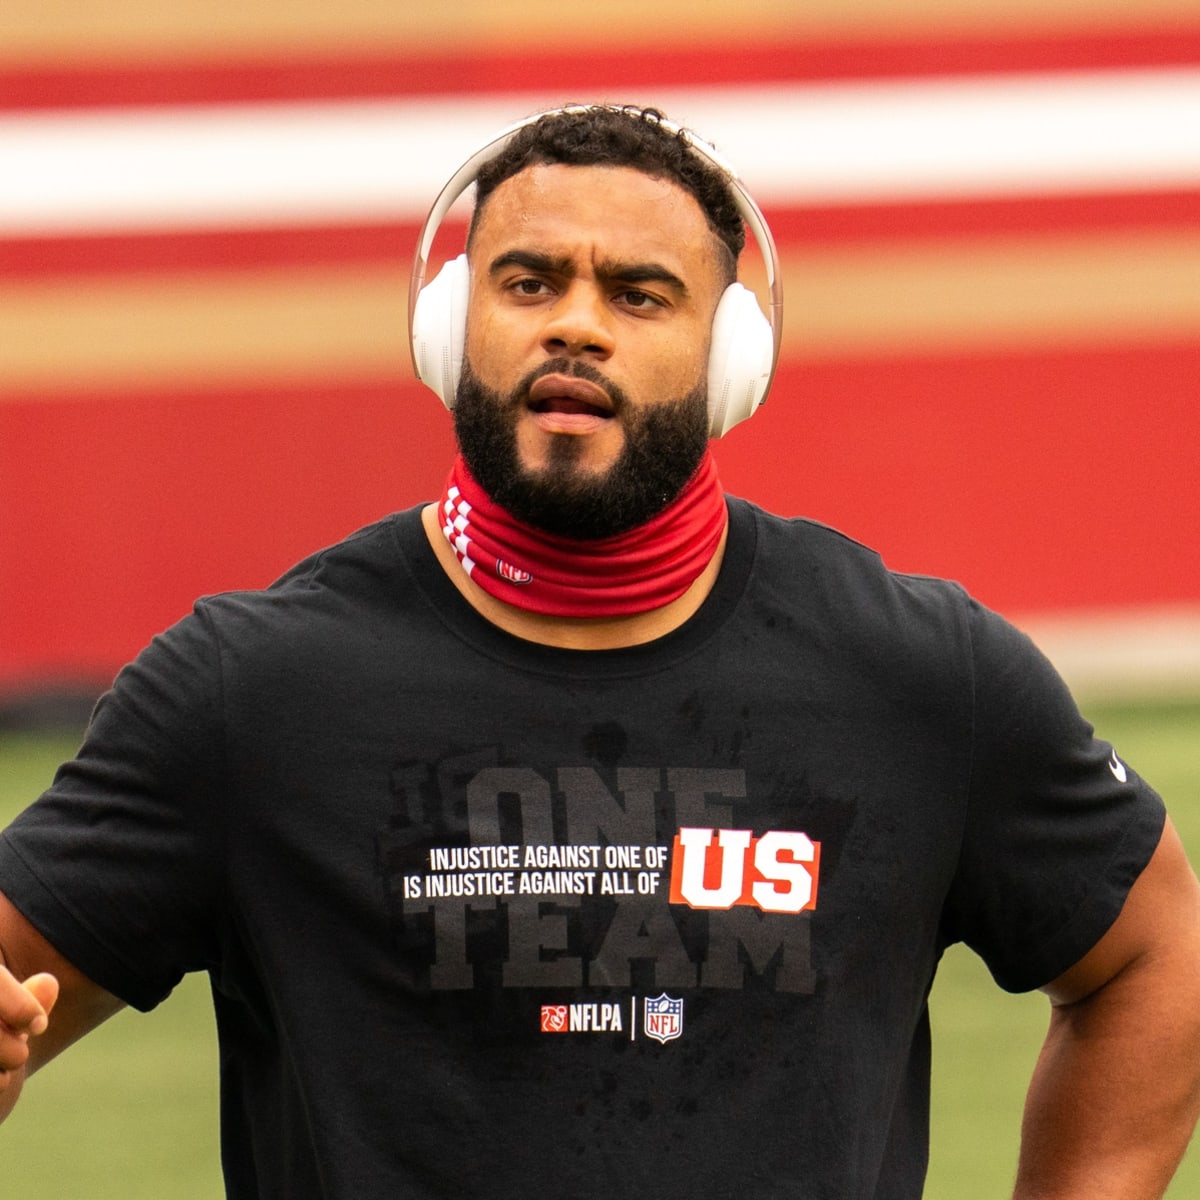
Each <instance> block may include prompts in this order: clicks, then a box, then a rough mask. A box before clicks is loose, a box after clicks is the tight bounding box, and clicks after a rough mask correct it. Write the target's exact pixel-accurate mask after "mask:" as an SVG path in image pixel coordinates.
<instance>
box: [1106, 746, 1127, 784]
mask: <svg viewBox="0 0 1200 1200" xmlns="http://www.w3.org/2000/svg"><path fill="white" fill-rule="evenodd" d="M1108 769H1109V770H1110V771H1111V772H1112V773H1113V775H1114V776H1115V777H1116V780H1117V782H1118V783H1124V782H1125V781H1126V780H1127V779H1128V778H1129V774H1128V772H1127V771H1126V770H1125V764H1124V763H1123V762H1122V761H1121V760H1120V759H1119V758H1118V757H1117V752H1116V751H1115V750H1114V751H1113V752H1112V758H1110V759H1109V760H1108Z"/></svg>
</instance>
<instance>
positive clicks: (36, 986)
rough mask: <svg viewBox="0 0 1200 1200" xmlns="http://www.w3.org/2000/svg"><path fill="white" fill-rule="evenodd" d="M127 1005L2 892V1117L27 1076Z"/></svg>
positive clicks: (0, 940)
mask: <svg viewBox="0 0 1200 1200" xmlns="http://www.w3.org/2000/svg"><path fill="white" fill-rule="evenodd" d="M121 1007H122V1004H121V1001H119V1000H118V999H117V998H116V997H115V996H113V995H112V994H111V993H109V992H106V991H105V990H104V989H103V988H101V987H99V986H98V985H97V984H95V983H93V982H92V981H91V980H90V979H88V978H87V976H86V975H83V974H82V973H81V972H80V971H78V970H76V968H75V967H73V966H72V965H71V964H70V963H69V962H68V961H67V960H66V959H65V958H63V956H62V955H61V954H59V953H58V951H57V950H55V949H54V947H53V946H51V945H50V943H49V942H47V941H46V939H45V938H44V937H42V935H41V934H40V933H38V931H37V930H36V929H34V927H33V926H32V925H30V923H29V922H28V921H27V920H26V919H25V918H24V917H23V916H22V915H21V914H20V913H19V912H18V911H17V909H16V908H14V907H13V905H12V904H11V903H10V902H9V900H8V898H7V897H6V896H5V895H4V894H3V893H2V892H0V1121H2V1120H3V1119H4V1118H5V1117H6V1116H8V1114H9V1113H10V1112H11V1111H12V1108H13V1105H14V1104H16V1102H17V1097H18V1095H19V1094H20V1091H21V1085H22V1083H23V1082H24V1079H25V1076H26V1075H29V1074H32V1073H33V1071H35V1070H36V1069H37V1068H38V1067H39V1066H41V1065H42V1064H43V1063H45V1062H48V1061H49V1060H50V1059H51V1058H53V1057H54V1056H55V1055H56V1054H57V1053H59V1051H60V1050H63V1049H65V1048H66V1047H67V1046H69V1045H70V1044H71V1043H72V1042H74V1041H76V1040H77V1039H78V1038H81V1037H82V1036H83V1035H84V1034H85V1033H87V1032H88V1031H89V1030H92V1029H94V1028H95V1027H96V1026H97V1025H99V1024H100V1023H101V1022H102V1021H104V1020H106V1019H107V1018H108V1017H111V1016H112V1015H113V1013H115V1012H117V1011H118V1010H119V1009H120V1008H121Z"/></svg>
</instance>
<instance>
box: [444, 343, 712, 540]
mask: <svg viewBox="0 0 1200 1200" xmlns="http://www.w3.org/2000/svg"><path fill="white" fill-rule="evenodd" d="M547 374H559V375H575V376H578V377H580V378H582V379H588V380H590V381H591V382H593V383H595V384H598V385H599V386H600V387H602V388H603V389H604V390H605V391H606V392H607V393H608V395H609V398H610V399H611V400H612V402H613V415H612V416H611V417H610V418H608V419H609V420H613V421H621V422H622V425H623V427H624V433H625V445H624V447H623V449H622V451H621V454H620V456H619V457H618V458H617V461H616V462H614V463H613V465H612V466H611V467H610V468H609V469H608V470H607V471H605V472H604V473H602V474H595V473H592V472H583V471H580V470H578V469H577V468H576V463H577V461H578V458H579V452H580V450H581V443H580V440H579V439H578V438H575V437H572V436H570V435H566V434H564V435H563V436H562V437H559V438H556V439H555V441H554V443H553V448H552V450H551V457H550V463H549V466H548V467H547V468H546V469H545V470H544V471H538V472H533V471H527V470H526V469H525V468H524V467H522V466H521V463H520V460H519V457H518V455H517V420H518V417H519V416H520V414H521V413H522V411H523V410H524V408H525V405H526V402H527V400H528V397H529V388H530V386H531V385H532V384H533V382H534V380H535V379H538V378H540V377H541V376H542V375H547ZM705 393H706V389H705V386H704V383H703V382H701V384H700V385H699V386H697V387H696V388H695V389H693V390H692V391H691V392H689V393H688V394H687V395H685V396H680V397H679V398H677V399H675V400H670V401H667V402H665V403H662V404H654V405H653V406H651V407H649V408H647V409H645V410H643V411H641V412H634V411H632V410H631V408H630V406H629V405H628V404H627V403H626V400H625V396H624V394H623V393H622V392H621V390H620V389H619V388H617V387H616V386H615V385H614V384H613V383H611V382H610V381H609V380H608V379H606V378H605V376H604V375H602V374H601V373H600V372H599V371H597V370H596V369H595V368H594V367H592V366H590V365H589V364H587V363H583V362H579V361H578V360H574V359H567V358H558V359H554V360H553V361H551V362H547V363H543V364H542V365H541V366H540V367H539V368H538V369H537V370H535V371H532V372H530V374H529V375H528V376H526V378H525V379H523V380H522V381H521V383H520V384H518V386H517V388H516V389H515V390H514V391H513V392H512V394H511V395H508V396H505V395H503V394H501V393H500V392H496V391H493V390H492V389H491V388H488V387H485V386H484V384H482V383H481V382H480V381H479V379H478V377H477V376H476V375H475V373H474V372H473V371H472V370H471V367H470V364H468V363H465V362H464V363H463V373H462V380H461V381H460V383H459V385H458V392H457V398H456V401H455V406H454V431H455V434H456V436H457V438H458V445H459V449H460V450H461V451H462V455H463V458H464V459H465V461H466V464H467V467H468V468H469V470H470V472H471V474H472V475H473V476H474V477H475V479H476V481H477V482H478V483H479V485H480V486H481V487H482V488H483V490H484V491H485V492H487V494H488V495H489V496H490V497H491V498H492V499H493V500H494V501H495V502H496V503H497V504H499V505H500V506H501V507H502V508H504V509H507V510H508V512H509V513H511V514H512V516H514V517H516V518H517V519H518V520H519V521H524V522H525V524H527V525H532V526H534V527H535V528H537V529H541V530H543V531H544V532H546V533H551V534H555V535H558V536H561V537H570V538H576V539H579V540H587V541H592V540H597V539H600V538H607V537H613V536H615V535H616V534H619V533H625V532H627V531H628V530H630V529H634V528H636V527H637V526H638V525H644V524H645V523H646V522H647V521H649V520H650V519H651V518H652V517H656V516H657V515H658V514H659V513H660V512H662V511H663V509H664V508H666V507H667V505H668V504H670V503H671V501H672V500H674V499H675V497H676V496H678V495H679V493H680V492H681V491H682V490H683V487H684V485H685V484H686V483H687V482H688V480H689V479H691V477H692V476H693V475H694V474H695V473H696V468H697V467H699V465H700V461H701V459H702V458H703V457H704V452H705V450H706V449H707V446H708V405H707V400H706V394H705Z"/></svg>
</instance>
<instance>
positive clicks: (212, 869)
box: [0, 606, 225, 1010]
mask: <svg viewBox="0 0 1200 1200" xmlns="http://www.w3.org/2000/svg"><path fill="white" fill-rule="evenodd" d="M220 711H221V705H220V670H219V654H218V651H217V646H216V644H215V639H214V638H213V637H212V635H211V632H210V629H209V627H208V623H207V621H206V620H205V618H204V616H203V613H202V610H201V608H200V606H198V607H197V612H196V613H195V614H193V615H192V616H190V617H188V618H186V619H185V620H184V621H181V622H180V623H179V624H178V625H176V626H174V627H172V628H171V629H170V630H168V631H167V632H166V633H164V634H162V635H160V636H159V637H157V638H155V639H154V641H153V642H152V643H151V644H150V645H149V646H148V647H147V648H146V649H145V650H144V651H143V652H142V654H141V655H140V656H139V657H138V658H137V660H136V661H135V662H133V663H132V664H131V665H129V666H127V667H126V668H125V669H124V670H123V671H122V672H121V674H120V675H119V676H118V677H117V680H116V682H115V683H114V685H113V688H112V690H111V691H109V692H108V693H107V694H106V695H105V696H104V697H102V699H101V700H100V702H99V703H98V705H97V706H96V710H95V712H94V714H93V716H92V720H91V722H90V724H89V727H88V731H87V734H86V738H85V740H84V744H83V746H82V748H81V749H80V751H79V754H78V756H77V757H76V758H75V759H74V760H72V761H71V762H68V763H66V764H64V765H63V766H62V767H61V768H60V769H59V771H58V774H57V775H56V777H55V779H54V782H53V784H52V785H51V786H50V788H49V789H48V790H47V791H46V792H45V794H44V795H42V796H41V798H40V799H38V800H37V801H36V802H35V803H33V804H32V805H31V806H30V807H29V808H28V809H26V811H25V812H24V813H22V814H21V815H20V816H19V817H18V818H17V819H16V821H14V822H13V824H12V825H11V826H10V827H9V828H8V829H7V830H6V831H5V832H4V833H3V835H0V890H3V891H4V893H5V894H6V895H7V896H8V897H9V899H11V900H12V902H13V903H14V904H15V905H16V907H17V908H18V909H19V910H20V911H21V912H22V913H24V915H25V916H26V917H27V918H28V919H29V920H30V921H31V922H32V923H33V925H34V926H35V927H36V928H37V929H38V930H39V931H40V932H41V933H42V935H43V936H44V937H46V938H47V940H49V941H50V942H51V943H52V944H53V945H54V946H55V947H56V949H58V950H59V952H60V953H62V954H63V955H64V956H65V957H66V958H67V959H68V960H69V961H70V962H72V963H73V964H74V965H75V966H76V967H78V968H79V969H80V970H81V971H83V972H84V974H86V975H87V976H88V977H89V978H91V979H93V980H94V981H95V982H96V983H98V984H100V985H101V986H102V987H104V988H107V989H108V990H109V991H111V992H112V993H113V994H114V995H116V996H118V997H119V998H120V999H122V1000H123V1001H125V1002H126V1003H128V1004H131V1005H133V1006H134V1007H135V1008H139V1009H142V1010H146V1009H149V1008H152V1007H153V1006H154V1005H155V1004H157V1003H158V1002H159V1001H160V1000H162V999H163V998H165V997H166V996H167V995H168V994H169V993H170V991H171V989H172V988H173V987H174V986H175V984H176V983H178V982H179V980H180V978H182V976H183V974H184V973H185V972H187V971H191V970H197V969H203V968H205V967H207V966H210V965H211V964H212V962H213V960H214V957H215V954H216V945H217V941H218V938H217V933H216V930H217V926H218V923H219V919H220V916H219V914H220V903H221V895H222V888H221V879H222V861H223V855H222V845H223V832H222V830H223V824H224V823H223V819H222V807H223V800H224V793H225V789H224V785H223V773H224V772H223V763H222V757H223V756H222V745H223V739H222V732H221V721H220Z"/></svg>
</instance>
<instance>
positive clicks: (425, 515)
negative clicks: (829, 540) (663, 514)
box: [421, 504, 728, 650]
mask: <svg viewBox="0 0 1200 1200" xmlns="http://www.w3.org/2000/svg"><path fill="white" fill-rule="evenodd" d="M421 521H422V524H423V525H424V527H425V536H426V537H427V538H428V539H429V544H430V546H431V547H432V548H433V552H434V554H435V555H436V557H437V560H438V562H439V563H440V564H441V566H442V569H443V570H444V571H445V572H446V574H447V575H448V576H449V577H450V581H451V583H453V584H454V586H455V587H456V588H457V589H458V591H459V592H460V593H461V594H462V596H463V598H464V599H465V600H466V601H467V603H468V604H470V605H471V607H472V608H474V609H475V611H476V612H478V613H479V614H480V616H482V617H484V618H485V619H486V620H488V621H490V622H491V623H492V624H493V625H495V626H497V628H499V629H503V630H504V631H505V632H506V633H511V634H513V635H514V636H515V637H519V638H524V639H525V641H527V642H537V643H539V644H540V645H543V646H557V647H559V648H560V649H563V650H620V649H623V648H625V647H627V646H640V645H643V644H644V643H646V642H652V641H654V640H655V638H660V637H664V636H665V635H666V634H668V633H670V632H671V631H672V630H673V629H677V628H678V627H679V626H680V625H682V624H683V623H684V622H685V621H686V620H688V618H689V617H691V616H693V615H694V614H695V612H696V610H697V609H699V607H700V605H701V604H703V603H704V600H705V597H707V595H708V593H709V592H711V591H712V588H713V584H714V583H716V581H717V575H718V574H719V573H720V570H721V560H722V558H723V557H724V554H725V539H726V537H727V536H728V530H726V531H725V532H723V533H722V534H721V539H720V541H719V542H718V544H717V548H716V550H715V551H714V552H713V555H712V558H710V559H709V561H708V564H707V565H706V566H705V568H704V570H703V571H701V573H700V574H699V575H698V576H697V577H696V579H695V581H694V582H693V583H692V584H691V586H690V587H689V588H688V589H687V591H685V592H684V593H683V595H682V596H679V597H677V598H676V599H674V600H672V601H670V602H669V603H667V604H664V605H662V606H661V607H660V608H655V609H651V610H650V611H649V612H641V613H631V614H630V615H629V616H624V617H555V616H548V615H546V614H544V613H537V612H530V611H529V610H528V609H524V608H517V607H516V605H513V604H507V603H505V602H504V601H503V600H498V599H497V598H496V597H495V596H490V595H488V593H487V592H485V591H484V590H483V589H482V588H481V587H479V586H478V585H477V584H474V583H472V582H471V580H470V578H469V577H468V576H467V575H466V573H465V572H464V571H463V569H462V566H461V565H460V563H459V561H458V558H457V557H456V555H455V553H454V551H453V550H452V549H451V547H450V543H449V542H447V541H446V538H445V536H444V535H443V533H442V522H441V514H440V512H439V506H438V505H437V504H429V505H427V506H426V507H425V509H424V510H423V511H422V513H421Z"/></svg>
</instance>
